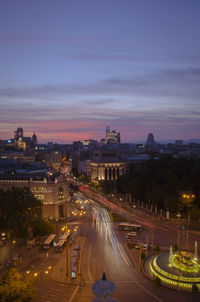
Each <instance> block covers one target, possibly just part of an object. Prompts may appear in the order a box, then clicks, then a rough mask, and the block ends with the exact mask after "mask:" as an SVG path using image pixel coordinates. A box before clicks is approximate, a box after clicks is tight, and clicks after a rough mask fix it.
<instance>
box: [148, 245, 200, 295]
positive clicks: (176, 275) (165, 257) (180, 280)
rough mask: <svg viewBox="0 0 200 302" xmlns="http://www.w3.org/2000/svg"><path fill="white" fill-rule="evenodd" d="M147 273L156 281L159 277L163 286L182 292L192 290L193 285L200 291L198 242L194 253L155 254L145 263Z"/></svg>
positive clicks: (170, 252) (171, 251)
mask: <svg viewBox="0 0 200 302" xmlns="http://www.w3.org/2000/svg"><path fill="white" fill-rule="evenodd" d="M144 270H145V272H146V273H147V274H148V275H149V277H151V278H152V279H154V278H155V277H159V278H160V280H161V283H162V284H165V285H166V286H169V287H173V288H178V289H182V290H192V286H193V284H196V285H197V287H198V288H199V289H200V262H199V261H198V253H197V242H196V241H195V249H194V253H189V252H186V251H177V252H174V253H173V250H172V247H171V246H170V250H169V252H163V253H159V254H154V255H151V256H150V257H148V258H147V259H146V260H145V263H144Z"/></svg>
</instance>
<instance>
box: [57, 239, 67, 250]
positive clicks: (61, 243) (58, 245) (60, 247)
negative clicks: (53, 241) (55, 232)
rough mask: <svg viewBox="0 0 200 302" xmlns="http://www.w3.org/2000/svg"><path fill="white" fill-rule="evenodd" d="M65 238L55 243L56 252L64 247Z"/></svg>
mask: <svg viewBox="0 0 200 302" xmlns="http://www.w3.org/2000/svg"><path fill="white" fill-rule="evenodd" d="M65 244H66V240H59V241H58V243H57V245H56V252H58V253H61V252H62V251H63V250H64V248H65Z"/></svg>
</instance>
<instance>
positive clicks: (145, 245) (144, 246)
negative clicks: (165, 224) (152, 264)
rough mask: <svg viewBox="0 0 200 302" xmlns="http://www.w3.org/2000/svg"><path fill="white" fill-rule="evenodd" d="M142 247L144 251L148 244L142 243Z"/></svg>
mask: <svg viewBox="0 0 200 302" xmlns="http://www.w3.org/2000/svg"><path fill="white" fill-rule="evenodd" d="M142 249H143V250H144V251H147V250H148V244H146V243H145V244H143V246H142Z"/></svg>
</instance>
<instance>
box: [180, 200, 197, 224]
mask: <svg viewBox="0 0 200 302" xmlns="http://www.w3.org/2000/svg"><path fill="white" fill-rule="evenodd" d="M182 197H183V199H184V200H185V201H186V202H187V206H188V221H190V211H189V204H190V203H192V202H193V200H194V198H195V195H194V194H183V195H182Z"/></svg>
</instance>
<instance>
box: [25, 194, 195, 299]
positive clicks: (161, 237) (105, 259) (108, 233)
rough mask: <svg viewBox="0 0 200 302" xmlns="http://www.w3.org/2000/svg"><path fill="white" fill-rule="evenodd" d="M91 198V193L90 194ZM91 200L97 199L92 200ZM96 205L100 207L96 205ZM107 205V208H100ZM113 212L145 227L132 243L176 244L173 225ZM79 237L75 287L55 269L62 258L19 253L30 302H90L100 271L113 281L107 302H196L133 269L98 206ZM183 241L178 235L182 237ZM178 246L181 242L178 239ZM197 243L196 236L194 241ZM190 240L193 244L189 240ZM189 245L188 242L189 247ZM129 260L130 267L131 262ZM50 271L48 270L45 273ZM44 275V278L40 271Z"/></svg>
mask: <svg viewBox="0 0 200 302" xmlns="http://www.w3.org/2000/svg"><path fill="white" fill-rule="evenodd" d="M93 194H94V193H93ZM95 197H96V198H97V199H101V197H99V196H96V195H95ZM101 202H102V203H103V202H105V201H103V200H101ZM106 206H109V203H106ZM117 211H118V212H119V213H120V214H121V215H123V216H125V217H127V219H128V220H130V222H138V223H140V224H142V225H144V226H145V230H144V231H142V232H141V234H140V235H137V237H136V240H138V241H143V242H144V241H145V240H146V238H147V236H149V240H150V238H151V235H152V233H153V234H154V243H155V244H159V245H161V246H162V245H163V246H169V244H172V242H173V241H174V242H175V243H176V241H177V229H176V227H174V226H173V225H168V224H165V223H159V222H157V221H153V220H152V218H150V217H147V216H141V215H139V214H137V213H136V212H133V213H132V212H130V211H124V210H120V209H117ZM79 225H80V228H79V232H80V233H81V234H84V235H85V237H86V243H85V246H84V250H83V254H82V257H81V262H80V267H81V274H82V277H83V281H84V284H83V285H82V286H80V284H79V281H78V279H76V280H73V281H72V282H71V281H70V280H69V279H67V278H66V277H65V274H64V272H61V271H60V268H61V267H65V265H66V262H65V261H66V253H65V251H64V252H63V253H61V254H55V253H54V252H53V250H52V249H51V250H50V251H49V252H48V256H47V253H45V252H44V251H41V250H40V249H39V248H37V247H35V248H33V249H31V250H28V249H27V248H24V249H23V250H21V252H22V255H23V261H22V265H21V267H20V271H21V272H22V273H26V271H27V270H28V269H30V270H31V271H32V273H34V272H38V277H36V279H35V285H36V287H37V293H36V296H35V298H34V299H33V302H37V301H41V302H55V301H60V302H64V301H65V302H80V301H81V302H89V301H92V300H93V299H94V295H93V293H92V284H93V283H94V282H95V281H97V280H99V279H101V278H102V273H103V272H105V273H106V276H107V279H109V280H110V281H112V282H114V283H115V285H116V289H115V291H114V294H113V298H114V299H116V300H118V301H120V302H129V301H130V302H132V301H141V302H146V301H153V302H154V301H163V302H165V301H171V302H177V300H178V301H179V302H186V301H187V302H190V301H197V299H200V298H199V294H197V295H194V294H191V293H183V292H178V291H174V290H170V289H167V288H163V287H160V286H157V285H155V284H154V283H152V282H151V281H150V280H149V279H147V278H146V277H144V276H143V275H142V274H141V273H140V272H138V270H137V268H138V267H137V266H134V264H133V262H132V259H131V258H129V254H128V252H127V250H126V248H125V242H126V240H127V238H126V235H125V233H124V232H122V231H120V230H119V228H118V227H117V226H116V225H115V224H113V223H112V222H111V221H110V217H109V215H108V212H107V211H106V210H105V209H104V208H102V207H101V206H100V205H99V204H98V203H96V202H95V201H92V202H90V203H88V204H87V216H86V217H85V218H83V219H81V220H80V221H79ZM182 236H183V235H182ZM180 238H181V239H180V242H181V241H182V242H183V243H182V244H183V245H184V238H183V239H182V237H180ZM197 238H198V236H197ZM191 240H195V238H192V239H191ZM192 244H193V243H191V245H192ZM137 261H138V259H135V261H134V263H135V262H136V263H137ZM49 267H51V268H52V269H48V268H49ZM53 269H54V272H56V274H57V276H59V275H61V276H60V277H61V278H60V279H61V280H60V281H58V280H55V278H54V276H55V274H53V273H52V271H53ZM46 270H48V271H49V272H48V274H47V275H46V274H45V271H46ZM58 279H59V278H58Z"/></svg>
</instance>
